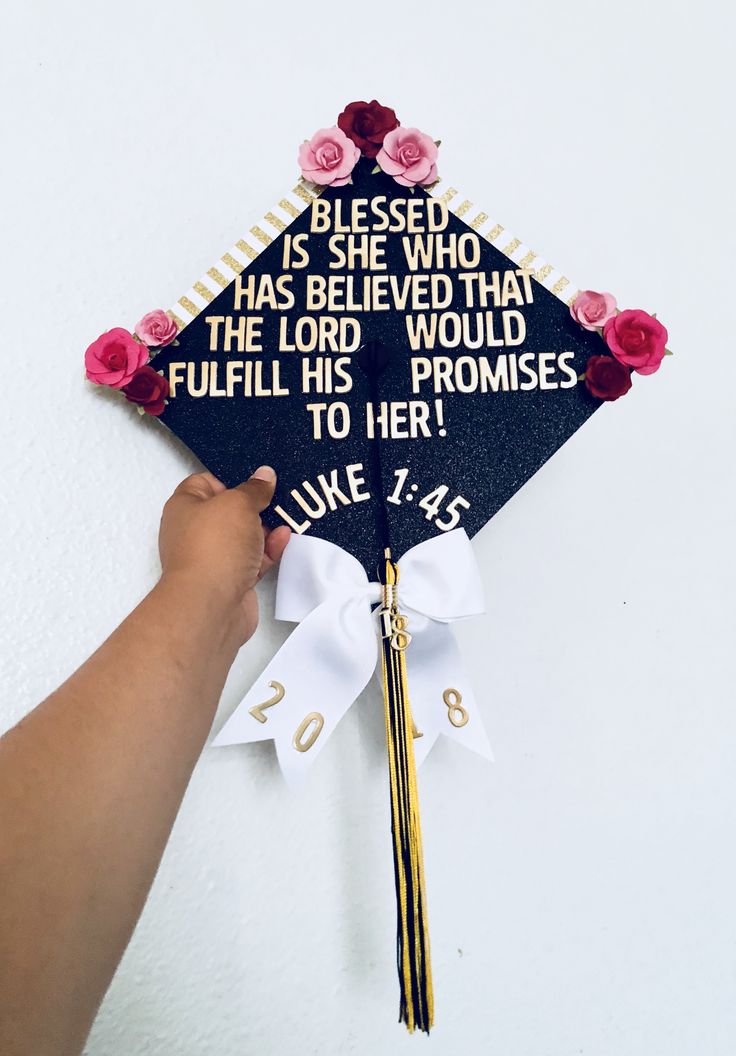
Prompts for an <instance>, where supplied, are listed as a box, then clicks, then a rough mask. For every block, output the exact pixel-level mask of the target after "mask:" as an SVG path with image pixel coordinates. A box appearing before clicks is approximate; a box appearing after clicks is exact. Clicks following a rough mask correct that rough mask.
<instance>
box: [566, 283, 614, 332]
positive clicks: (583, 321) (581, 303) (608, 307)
mask: <svg viewBox="0 0 736 1056" xmlns="http://www.w3.org/2000/svg"><path fill="white" fill-rule="evenodd" d="M615 314H616V298H615V297H614V296H613V294H612V293H596V292H595V290H581V291H580V293H579V294H578V295H577V297H576V298H575V300H574V301H573V303H572V304H571V305H570V315H571V316H572V317H573V319H574V320H575V322H576V323H580V325H581V326H582V327H583V328H584V329H585V330H597V329H598V328H599V327H602V326H605V325H606V323H607V322H608V320H609V319H612V318H613V317H614V315H615Z"/></svg>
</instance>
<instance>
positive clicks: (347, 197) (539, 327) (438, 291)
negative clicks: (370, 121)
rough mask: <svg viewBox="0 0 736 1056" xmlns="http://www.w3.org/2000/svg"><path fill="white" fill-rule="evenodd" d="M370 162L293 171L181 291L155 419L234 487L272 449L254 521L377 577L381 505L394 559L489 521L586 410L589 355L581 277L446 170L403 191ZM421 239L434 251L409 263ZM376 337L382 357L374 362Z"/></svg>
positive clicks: (596, 346)
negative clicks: (166, 389) (523, 237)
mask: <svg viewBox="0 0 736 1056" xmlns="http://www.w3.org/2000/svg"><path fill="white" fill-rule="evenodd" d="M373 167H374V165H373V162H371V161H369V160H367V159H361V161H359V163H358V165H357V166H356V168H355V170H354V172H353V183H352V184H350V185H347V186H344V187H340V188H327V189H324V190H322V188H317V187H315V186H314V185H311V184H306V183H304V182H300V183H299V184H298V185H297V187H296V188H295V189H294V191H293V192H290V193H289V194H288V195H286V196H285V197H283V198H282V199H281V200H280V202H279V204H278V206H276V207H274V210H273V211H271V212H269V213H267V214H266V217H265V220H263V221H261V222H260V224H259V225H256V226H254V227H253V228H251V229H250V232H249V233H248V235H247V236H246V237H245V238H244V239H241V240H239V241H238V242H237V243H236V245H235V246H234V247H233V249H232V251H231V252H229V253H226V254H224V255H223V256H222V257H221V258H220V259H219V260H218V262H217V264H216V265H215V266H214V267H212V268H210V269H209V271H208V272H207V274H206V275H205V276H204V277H203V279H202V281H200V282H198V283H195V285H194V286H193V287H192V289H191V290H190V291H189V293H188V294H187V295H185V296H184V297H182V298H180V300H179V301H178V302H177V304H176V305H175V306H174V309H173V311H172V312H171V313H170V314H171V315H172V316H173V317H174V318H176V319H177V322H178V323H179V326H180V334H179V338H178V344H177V345H171V346H168V347H166V348H164V349H162V350H161V351H160V352H159V353H158V354H157V355H156V358H155V360H154V366H155V369H156V370H163V372H164V374H166V376H167V377H169V380H170V382H171V384H172V395H171V398H170V400H169V402H168V404H167V406H166V409H165V411H164V414H163V416H162V418H161V420H162V421H163V422H164V423H165V425H166V426H167V427H168V428H169V429H171V430H172V431H173V432H174V433H175V434H176V435H177V436H178V437H179V438H180V439H181V440H182V441H183V442H184V443H185V444H186V445H187V446H188V447H189V448H191V450H192V451H193V452H194V453H195V454H196V455H197V456H198V457H199V459H200V460H201V461H202V463H203V464H204V465H205V466H206V467H207V468H208V469H209V470H211V471H212V472H213V473H214V474H216V475H217V476H218V477H219V478H220V479H222V480H223V481H224V482H225V483H226V484H227V485H229V486H234V485H235V484H238V483H240V482H241V481H242V480H244V479H245V478H247V477H248V476H249V474H250V473H251V472H252V471H253V470H254V469H255V468H256V467H257V466H258V465H260V464H262V463H269V464H273V465H275V466H276V468H277V470H278V474H279V480H278V488H277V492H276V496H275V499H274V504H273V506H272V507H271V509H270V510H269V511H268V512H267V514H266V515H265V519H266V521H267V523H269V524H270V525H271V526H275V525H277V524H280V523H283V522H284V520H286V522H287V523H290V524H291V526H292V527H293V528H301V529H302V530H305V531H308V532H310V533H311V534H314V535H317V536H319V537H320V538H324V539H327V540H330V541H331V542H333V543H336V544H337V545H338V546H341V547H343V548H344V549H346V550H348V551H349V552H350V553H352V554H353V555H355V556H356V557H357V558H358V560H359V561H360V562H361V564H362V565H363V566H364V567H365V569H366V571H368V572H370V573H372V572H373V571H374V570H375V566H376V562H377V560H378V558H379V557H380V555H381V553H382V550H383V546H384V545H385V540H384V538H383V535H384V532H383V529H382V526H381V525H382V517H383V516H384V515H383V513H382V511H386V514H387V519H388V529H389V539H390V543H391V547H392V550H393V553H394V556H396V557H400V556H401V554H402V553H404V552H405V551H406V550H407V549H409V548H410V547H411V546H413V545H415V544H416V543H418V542H420V541H422V540H423V539H426V538H428V537H429V536H431V535H434V534H436V533H437V532H440V531H446V530H449V529H450V528H452V527H463V528H465V529H466V531H467V532H468V534H469V535H471V536H472V535H474V534H475V533H476V532H477V531H478V530H479V529H480V528H481V527H483V525H484V524H485V523H486V522H487V521H488V520H489V519H490V518H491V517H492V516H493V515H494V513H496V511H497V510H498V509H499V508H500V507H501V506H502V505H504V503H505V502H507V501H508V499H509V498H511V496H512V495H513V494H514V493H515V492H516V491H517V490H518V489H519V488H520V487H521V486H522V485H523V484H524V483H525V482H526V481H527V480H528V479H529V478H530V477H531V476H532V475H533V474H534V473H535V472H536V471H537V470H538V469H539V468H540V466H542V464H543V463H544V462H545V461H546V460H547V459H548V458H549V457H550V456H551V455H552V454H553V453H554V452H555V451H556V450H557V448H559V447H560V446H561V445H562V444H563V443H564V442H565V441H566V440H567V439H568V438H569V437H570V436H571V435H572V434H573V433H574V432H575V431H576V430H577V429H578V428H579V427H580V426H581V425H582V424H583V423H584V422H585V421H586V420H587V419H588V418H589V417H590V415H591V414H592V413H593V411H595V410H596V409H597V407H598V406H599V402H598V401H597V400H595V399H594V398H593V397H591V396H590V394H589V393H588V392H587V390H586V388H585V385H584V384H582V383H578V380H577V378H578V375H580V374H581V373H582V372H583V371H584V370H585V365H586V362H587V360H588V357H589V356H590V355H591V354H596V353H599V352H600V351H601V343H600V337H599V336H598V335H597V334H595V333H590V332H587V331H585V330H583V329H581V327H580V326H579V325H578V324H577V323H576V322H575V321H574V320H573V319H572V318H571V315H570V311H569V307H568V304H569V301H570V300H571V299H572V298H571V295H574V294H575V292H576V290H575V288H574V287H573V286H571V284H569V283H568V281H567V280H566V279H565V278H564V277H562V276H561V275H560V274H559V272H557V271H555V269H553V268H552V267H551V265H548V264H543V263H542V262H541V261H540V260H539V258H538V257H537V256H536V254H534V253H533V252H531V251H530V250H528V248H527V247H525V246H524V245H523V244H522V243H521V242H520V241H519V239H515V238H512V237H511V236H510V235H509V234H508V232H506V231H504V230H503V228H502V227H501V225H500V224H495V223H494V222H493V221H492V220H491V219H490V218H489V217H488V215H487V214H485V213H483V212H480V211H479V210H478V209H477V208H476V207H474V206H473V205H472V204H471V203H470V202H468V201H465V200H463V199H462V196H460V195H459V194H458V193H457V192H456V191H455V190H454V188H452V187H450V186H449V185H447V183H446V181H445V182H442V181H440V182H439V183H438V184H436V185H435V186H434V187H433V188H431V190H429V191H428V190H426V189H424V188H421V187H417V188H416V189H414V190H413V191H412V190H409V189H408V188H405V187H403V186H400V185H399V184H398V183H397V182H396V181H395V180H394V179H392V178H391V177H389V176H387V175H385V174H384V173H382V172H377V173H374V172H373V171H372V170H373ZM366 200H368V201H367V203H366ZM374 202H375V207H374V204H373V203H374ZM430 202H432V203H434V204H432V205H429V204H428V203H430ZM314 203H319V204H317V205H315V204H314ZM324 203H327V204H324ZM354 203H355V204H356V205H357V213H355V212H353V206H354ZM358 203H362V204H358ZM316 211H318V215H317V212H316ZM409 216H411V217H413V221H412V224H413V226H414V228H415V229H416V230H415V231H413V232H412V231H407V229H406V224H407V222H408V219H407V218H408V217H409ZM432 223H434V224H435V225H436V226H438V227H440V228H441V229H440V230H436V231H431V230H428V227H430V226H431V224H432ZM386 224H388V225H391V226H395V227H397V228H401V225H402V224H403V225H404V227H403V229H399V230H395V231H392V230H390V229H389V230H387V229H386V226H385V225H386ZM382 225H384V226H383V229H382ZM322 228H327V229H326V230H323V229H322ZM346 228H347V229H348V230H346ZM351 234H352V235H353V236H354V239H355V246H356V248H357V254H356V257H355V259H354V261H353V264H354V266H353V267H349V266H347V261H346V260H345V259H344V256H345V251H346V250H347V248H348V242H349V240H350V236H351ZM298 235H303V236H306V237H304V238H302V239H296V236H298ZM432 236H433V238H432ZM453 236H454V237H453ZM295 239H296V241H295ZM371 240H372V241H371ZM371 244H372V246H373V249H374V250H375V252H376V256H375V257H374V260H373V261H366V260H365V259H364V258H363V257H362V256H361V253H362V252H364V251H367V250H368V249H369V247H370V246H371ZM453 246H454V251H455V252H456V253H457V254H458V259H457V260H456V259H455V256H454V253H453ZM300 247H301V248H300ZM361 247H362V248H361ZM431 249H434V250H438V249H439V251H440V253H441V259H437V256H436V254H435V255H434V256H432V258H431V259H428V260H427V261H422V259H421V254H422V251H424V252H425V253H426V252H429V251H430V250H431ZM304 251H306V253H307V254H308V257H309V261H308V264H307V266H305V267H299V266H297V265H298V264H303V263H304V257H303V255H302V254H303V252H304ZM412 262H413V263H414V270H412ZM366 264H367V265H368V266H366ZM371 264H373V265H374V266H373V267H371ZM381 264H385V267H381V266H380V265H381ZM285 276H287V277H288V278H284V277H285ZM434 276H443V277H444V278H440V279H439V280H437V279H434V278H433V277H434ZM264 277H265V278H264ZM269 277H270V278H269ZM319 277H322V278H323V279H324V280H325V281H324V283H323V282H322V279H320V278H319ZM378 279H380V280H381V281H377V280H378ZM310 284H311V295H312V303H311V304H310V303H309V302H308V293H309V292H310V291H309V289H308V287H309V285H310ZM328 286H331V288H332V297H333V302H332V304H331V305H330V304H329V303H327V304H322V302H321V301H320V299H319V297H320V296H321V295H322V293H323V292H324V291H326V290H327V289H328ZM369 298H370V299H371V300H370V301H369ZM402 298H407V300H406V301H405V302H404V301H403V300H402ZM411 337H414V346H415V347H412V341H411V339H410V338H411ZM314 341H316V342H317V344H316V346H315V347H314V348H311V347H310V346H311V344H312V343H313V342H314ZM320 341H322V343H323V344H324V347H323V348H320ZM300 343H301V349H300V348H299V344H300ZM371 343H378V345H379V355H380V356H381V357H382V358H383V359H385V361H386V365H385V368H384V369H383V370H382V371H381V372H380V374H377V375H373V376H372V377H370V376H368V375H367V374H366V373H365V372H364V370H363V369H361V366H360V364H361V363H362V362H364V358H365V352H361V349H364V348H365V346H366V345H368V346H369V347H375V346H371ZM306 349H308V350H306ZM320 379H321V382H322V384H320ZM198 393H201V394H198ZM381 412H383V413H382V414H381ZM376 415H380V418H379V419H378V421H376V420H375V419H376ZM348 417H349V422H348ZM371 423H373V428H372V430H371V428H370V426H371ZM412 434H413V435H412Z"/></svg>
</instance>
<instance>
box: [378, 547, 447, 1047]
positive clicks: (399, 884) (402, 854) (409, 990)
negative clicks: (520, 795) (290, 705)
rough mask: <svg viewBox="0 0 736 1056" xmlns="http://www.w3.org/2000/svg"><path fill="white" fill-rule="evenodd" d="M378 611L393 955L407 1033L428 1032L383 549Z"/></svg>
mask: <svg viewBox="0 0 736 1056" xmlns="http://www.w3.org/2000/svg"><path fill="white" fill-rule="evenodd" d="M381 572H382V573H383V574H382V575H381V583H382V587H383V598H382V605H381V609H380V612H379V619H380V630H381V658H382V672H383V699H384V704H385V710H386V743H387V746H388V763H389V775H390V782H391V831H392V833H393V842H394V873H395V878H396V904H397V915H398V920H397V929H396V958H397V966H398V970H399V983H400V986H401V1004H400V1009H399V1020H400V1021H401V1022H403V1023H406V1026H407V1028H408V1029H409V1031H410V1032H413V1031H414V1030H415V1029H416V1028H417V1027H418V1028H419V1030H423V1031H426V1033H427V1034H428V1033H429V1030H430V1027H431V1026H432V1024H433V1021H434V995H433V992H432V966H431V963H430V956H429V931H428V927H427V899H426V894H425V886H424V856H423V853H422V832H421V825H420V821H419V795H418V792H417V774H416V766H415V763H414V723H413V721H412V717H411V708H410V705H409V693H408V688H407V680H406V660H405V658H404V650H405V649H406V648H407V647H408V646H409V644H410V642H411V635H410V634H409V632H408V630H407V629H406V628H407V620H406V617H405V616H402V615H401V613H400V611H399V606H398V583H399V567H398V565H396V564H394V562H393V561H392V560H391V551H390V550H389V549H387V550H386V551H385V561H384V562H383V564H382V568H381Z"/></svg>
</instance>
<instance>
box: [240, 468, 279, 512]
mask: <svg viewBox="0 0 736 1056" xmlns="http://www.w3.org/2000/svg"><path fill="white" fill-rule="evenodd" d="M275 489H276V470H275V469H272V467H271V466H259V467H258V469H257V470H256V471H255V473H253V474H252V475H251V477H250V479H249V480H246V481H245V483H244V484H238V486H237V488H236V491H239V492H241V493H242V494H243V495H245V497H246V498H247V499H248V501H249V502H250V503H251V505H252V506H253V509H254V510H256V511H257V512H258V513H262V512H263V510H265V509H266V507H267V506H268V505H269V504H270V502H271V499H272V498H273V493H274V491H275Z"/></svg>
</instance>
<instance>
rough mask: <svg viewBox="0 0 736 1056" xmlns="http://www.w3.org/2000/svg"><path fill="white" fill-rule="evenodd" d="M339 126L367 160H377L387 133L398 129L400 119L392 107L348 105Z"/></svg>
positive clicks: (374, 104) (372, 102)
mask: <svg viewBox="0 0 736 1056" xmlns="http://www.w3.org/2000/svg"><path fill="white" fill-rule="evenodd" d="M337 126H338V128H341V129H342V131H343V132H344V133H345V135H346V136H347V137H348V138H349V139H352V141H353V143H354V144H355V145H356V147H359V148H360V150H362V152H363V154H364V155H365V157H366V158H375V156H376V154H377V153H378V151H379V150H380V149H381V144H382V143H383V138H384V136H385V135H386V133H387V132H390V131H391V130H392V129H394V128H398V126H399V119H398V118H397V116H396V114H395V113H394V112H393V110H392V109H391V107H390V106H381V104H380V103H379V102H378V101H377V100H376V99H372V100H371V102H370V103H365V102H358V103H348V105H347V106H346V107H345V109H344V110H343V112H342V113H341V114H340V116H339V117H338V119H337Z"/></svg>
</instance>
